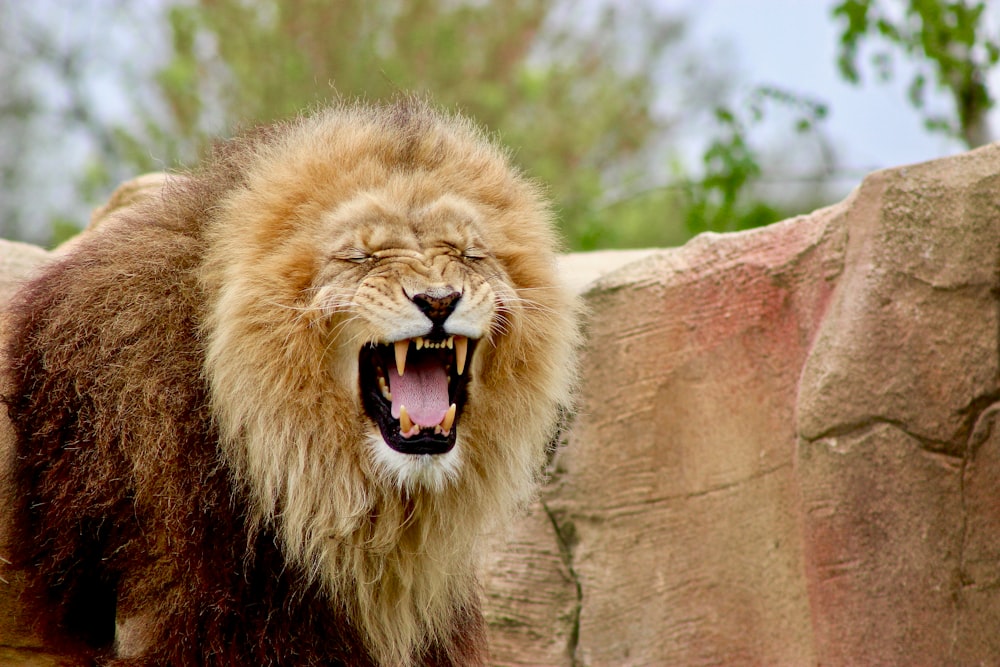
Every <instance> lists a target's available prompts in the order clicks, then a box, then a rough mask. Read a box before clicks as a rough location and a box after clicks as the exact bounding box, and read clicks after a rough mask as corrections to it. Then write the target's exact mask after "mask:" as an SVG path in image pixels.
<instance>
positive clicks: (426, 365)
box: [389, 359, 449, 426]
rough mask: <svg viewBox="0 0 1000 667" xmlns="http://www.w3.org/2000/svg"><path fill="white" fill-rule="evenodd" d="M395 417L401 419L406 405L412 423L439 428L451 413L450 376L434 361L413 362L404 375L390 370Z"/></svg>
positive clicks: (393, 369) (409, 364)
mask: <svg viewBox="0 0 1000 667" xmlns="http://www.w3.org/2000/svg"><path fill="white" fill-rule="evenodd" d="M389 391H391V392H392V416H393V417H395V418H396V419H399V406H401V405H405V406H406V413H407V414H408V415H409V416H410V421H412V422H413V423H414V424H417V425H418V426H437V425H438V424H440V423H441V420H442V419H444V415H445V413H447V412H448V407H449V404H448V376H447V375H446V374H445V370H444V367H442V366H441V364H440V363H437V362H436V361H435V360H434V359H427V360H424V361H416V360H413V361H411V362H410V363H408V364H406V370H405V371H404V372H403V375H400V374H399V373H398V372H397V371H396V369H395V368H389Z"/></svg>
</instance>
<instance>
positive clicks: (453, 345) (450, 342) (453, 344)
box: [444, 336, 455, 350]
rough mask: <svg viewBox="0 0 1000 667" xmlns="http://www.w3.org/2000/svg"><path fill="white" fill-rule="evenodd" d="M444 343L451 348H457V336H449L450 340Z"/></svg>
mask: <svg viewBox="0 0 1000 667" xmlns="http://www.w3.org/2000/svg"><path fill="white" fill-rule="evenodd" d="M444 344H445V345H447V346H448V349H449V350H452V349H454V348H455V337H454V336H448V340H446V341H445V342H444Z"/></svg>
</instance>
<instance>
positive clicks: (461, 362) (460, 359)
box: [455, 336, 469, 375]
mask: <svg viewBox="0 0 1000 667" xmlns="http://www.w3.org/2000/svg"><path fill="white" fill-rule="evenodd" d="M468 353H469V339H468V338H466V337H465V336H455V367H456V370H457V371H458V374H459V375H461V374H462V373H464V372H465V357H466V355H467V354H468Z"/></svg>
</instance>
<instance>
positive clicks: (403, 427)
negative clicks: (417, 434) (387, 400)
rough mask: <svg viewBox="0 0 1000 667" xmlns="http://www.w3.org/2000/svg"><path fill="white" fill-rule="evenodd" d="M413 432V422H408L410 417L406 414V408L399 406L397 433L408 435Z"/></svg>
mask: <svg viewBox="0 0 1000 667" xmlns="http://www.w3.org/2000/svg"><path fill="white" fill-rule="evenodd" d="M411 430H413V422H411V421H410V415H409V414H407V412H406V406H405V405H401V406H399V432H400V433H402V434H403V435H408V434H409V433H410V431H411Z"/></svg>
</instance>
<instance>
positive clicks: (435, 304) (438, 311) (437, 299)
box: [413, 292, 462, 326]
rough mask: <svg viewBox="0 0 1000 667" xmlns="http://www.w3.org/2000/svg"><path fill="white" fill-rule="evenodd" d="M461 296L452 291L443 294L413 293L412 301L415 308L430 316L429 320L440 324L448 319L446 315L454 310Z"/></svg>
mask: <svg viewBox="0 0 1000 667" xmlns="http://www.w3.org/2000/svg"><path fill="white" fill-rule="evenodd" d="M461 298H462V295H461V294H459V293H458V292H452V293H451V294H446V295H444V296H433V295H431V294H415V295H413V303H415V304H417V308H419V309H420V310H421V312H423V314H424V315H426V316H427V317H428V318H430V320H431V322H433V323H434V324H435V325H437V326H441V325H443V324H444V321H445V320H446V319H448V316H449V315H451V313H452V311H453V310H455V306H456V305H457V304H458V300H459V299H461Z"/></svg>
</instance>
